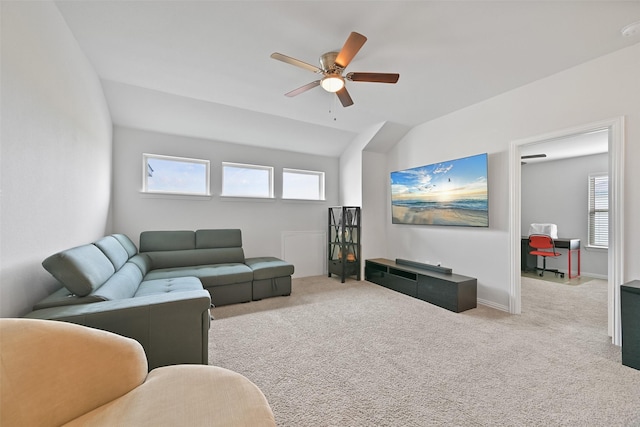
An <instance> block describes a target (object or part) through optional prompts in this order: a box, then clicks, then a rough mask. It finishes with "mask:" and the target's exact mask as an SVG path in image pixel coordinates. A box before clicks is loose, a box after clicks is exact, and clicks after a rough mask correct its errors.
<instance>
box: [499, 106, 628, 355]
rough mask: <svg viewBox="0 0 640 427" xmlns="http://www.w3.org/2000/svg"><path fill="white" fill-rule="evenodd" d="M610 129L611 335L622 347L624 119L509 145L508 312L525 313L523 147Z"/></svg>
mask: <svg viewBox="0 0 640 427" xmlns="http://www.w3.org/2000/svg"><path fill="white" fill-rule="evenodd" d="M601 129H608V131H609V160H608V167H609V171H608V174H609V250H608V268H607V270H608V271H607V278H608V285H609V289H608V304H607V306H608V322H607V323H608V326H607V329H608V333H609V336H611V339H612V343H613V344H615V345H622V330H621V321H620V285H622V284H623V283H624V277H623V275H624V116H621V117H616V118H613V119H608V120H603V121H600V122H595V123H588V124H585V125H582V126H577V127H574V128H570V129H564V130H559V131H555V132H551V133H548V134H545V135H538V136H533V137H530V138H525V139H519V140H515V141H511V144H510V146H509V236H510V239H509V241H510V248H509V249H510V250H509V254H510V258H511V260H510V261H511V262H510V263H509V264H510V278H511V281H510V287H509V312H510V313H512V314H520V313H521V310H522V299H521V281H520V263H521V259H520V255H521V254H520V248H521V242H520V240H521V238H522V236H521V218H520V215H521V189H522V176H521V170H520V166H521V165H520V161H521V160H520V148H521V147H522V146H525V145H529V144H535V143H539V142H543V141H549V140H553V139H561V138H564V137H567V136H572V135H577V134H581V133H587V132H592V131H595V130H601Z"/></svg>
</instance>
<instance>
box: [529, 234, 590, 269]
mask: <svg viewBox="0 0 640 427" xmlns="http://www.w3.org/2000/svg"><path fill="white" fill-rule="evenodd" d="M553 242H554V244H555V245H556V249H566V250H567V251H568V253H567V259H568V264H569V270H568V271H567V273H568V275H569V279H573V278H575V277H580V239H572V238H566V237H559V238H557V239H554V240H553ZM529 251H530V248H529V236H522V244H521V247H520V252H521V253H520V260H521V264H520V268H521V269H522V270H523V271H527V270H533V269H535V268H536V267H537V265H538V257H536V256H535V255H531V254H529ZM574 253H577V254H578V271H577V274H576V275H575V276H572V275H571V258H573V254H574Z"/></svg>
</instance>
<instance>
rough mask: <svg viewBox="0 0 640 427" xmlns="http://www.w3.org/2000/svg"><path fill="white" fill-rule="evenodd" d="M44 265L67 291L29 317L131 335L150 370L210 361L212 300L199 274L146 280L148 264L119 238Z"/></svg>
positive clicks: (39, 305)
mask: <svg viewBox="0 0 640 427" xmlns="http://www.w3.org/2000/svg"><path fill="white" fill-rule="evenodd" d="M42 265H43V267H44V268H45V269H46V270H47V271H49V273H51V275H53V276H54V277H55V278H56V279H57V280H58V281H59V282H60V284H61V285H62V287H61V288H60V289H59V290H58V291H56V292H54V293H53V294H52V295H50V296H48V297H47V298H45V299H44V300H42V301H40V302H39V303H37V304H36V305H35V306H34V311H32V312H31V313H29V314H27V316H26V317H28V318H34V319H47V320H61V321H66V322H71V323H76V324H80V325H84V326H89V327H93V328H97V329H103V330H106V331H109V332H114V333H117V334H119V335H123V336H126V337H129V338H133V339H135V340H136V341H138V342H139V343H140V344H142V346H143V348H144V349H145V352H146V354H147V359H148V363H149V368H150V369H153V368H155V367H158V366H164V365H172V364H178V363H196V364H207V363H208V330H209V323H210V314H209V308H210V307H211V298H210V296H209V293H208V292H206V291H205V290H204V289H203V288H202V284H201V282H200V280H199V279H198V278H197V277H193V276H186V275H182V276H180V277H174V278H161V279H155V280H144V279H143V277H144V274H146V271H145V270H144V266H145V259H144V257H142V256H141V255H139V254H138V253H137V248H136V246H135V244H134V243H133V242H131V240H130V239H129V238H128V237H127V236H125V235H122V234H117V235H111V236H106V237H104V238H102V239H100V240H98V241H97V242H94V243H92V244H87V245H82V246H78V247H75V248H71V249H67V250H64V251H61V252H58V253H56V254H54V255H52V256H50V257H48V258H47V259H45V260H44V261H43V263H42Z"/></svg>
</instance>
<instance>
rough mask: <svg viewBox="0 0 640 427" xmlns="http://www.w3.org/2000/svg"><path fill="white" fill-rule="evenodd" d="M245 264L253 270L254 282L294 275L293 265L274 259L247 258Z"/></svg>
mask: <svg viewBox="0 0 640 427" xmlns="http://www.w3.org/2000/svg"><path fill="white" fill-rule="evenodd" d="M244 263H245V264H247V265H248V266H249V267H250V268H251V270H253V280H263V279H273V278H274V277H285V276H291V275H292V274H293V264H289V263H288V262H286V261H283V260H281V259H278V258H274V257H256V258H247V259H245V261H244Z"/></svg>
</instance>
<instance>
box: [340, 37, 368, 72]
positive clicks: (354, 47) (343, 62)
mask: <svg viewBox="0 0 640 427" xmlns="http://www.w3.org/2000/svg"><path fill="white" fill-rule="evenodd" d="M366 41H367V38H366V37H365V36H363V35H362V34H359V33H356V32H352V33H351V34H349V38H347V41H346V42H344V46H342V49H341V50H340V53H338V56H337V57H336V65H337V66H338V67H340V68H342V69H345V68H347V65H349V63H350V62H351V60H352V59H353V57H354V56H356V54H357V53H358V51H359V50H360V48H361V47H362V46H363V45H364V43H365V42H366Z"/></svg>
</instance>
